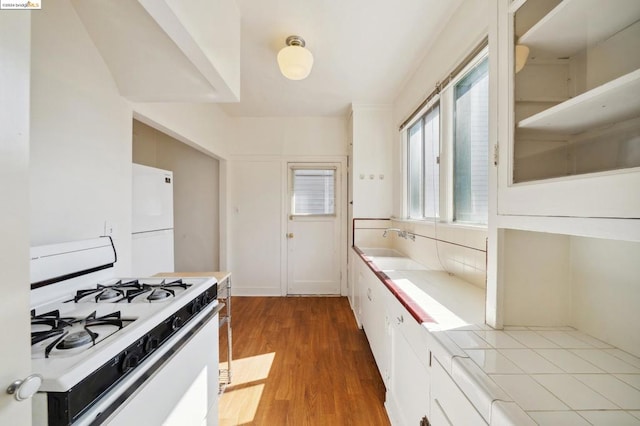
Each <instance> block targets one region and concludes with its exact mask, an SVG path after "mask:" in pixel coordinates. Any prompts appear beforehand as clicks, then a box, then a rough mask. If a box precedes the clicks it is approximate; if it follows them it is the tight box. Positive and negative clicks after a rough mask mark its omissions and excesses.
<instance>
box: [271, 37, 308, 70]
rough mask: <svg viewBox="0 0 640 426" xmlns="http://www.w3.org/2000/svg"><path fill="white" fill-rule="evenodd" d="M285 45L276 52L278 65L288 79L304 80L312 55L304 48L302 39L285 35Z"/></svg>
mask: <svg viewBox="0 0 640 426" xmlns="http://www.w3.org/2000/svg"><path fill="white" fill-rule="evenodd" d="M286 43H287V47H285V48H283V49H282V50H280V52H278V66H279V67H280V72H281V73H282V75H284V76H285V77H287V78H288V79H289V80H304V79H305V78H307V77H308V76H309V73H310V72H311V67H312V66H313V55H312V54H311V52H309V50H307V49H305V47H304V46H305V42H304V39H303V38H302V37H300V36H296V35H292V36H289V37H287V41H286Z"/></svg>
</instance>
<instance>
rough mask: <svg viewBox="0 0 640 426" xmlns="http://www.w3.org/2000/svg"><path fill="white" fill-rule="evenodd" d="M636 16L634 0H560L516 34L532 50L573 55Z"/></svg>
mask: <svg viewBox="0 0 640 426" xmlns="http://www.w3.org/2000/svg"><path fill="white" fill-rule="evenodd" d="M639 17H640V1H638V0H618V1H602V0H564V1H562V2H561V3H560V4H559V5H558V6H556V7H555V8H554V9H553V10H551V12H549V13H548V14H547V15H546V16H545V17H544V18H542V19H541V20H540V21H539V22H538V23H537V24H536V25H534V26H533V27H532V28H531V29H530V30H529V31H527V32H526V33H525V34H523V35H522V37H520V39H519V40H518V43H520V44H525V45H527V46H529V47H530V48H531V50H532V53H534V54H552V55H555V56H556V57H558V58H565V57H570V56H573V55H574V54H575V53H577V52H580V51H582V50H585V49H586V48H587V47H589V46H593V45H596V44H598V43H599V42H601V41H603V40H606V39H608V38H609V37H611V36H612V35H614V34H615V33H617V32H618V31H620V30H621V29H623V28H626V27H627V26H629V25H631V24H633V23H634V22H635V21H637V20H638V18H639Z"/></svg>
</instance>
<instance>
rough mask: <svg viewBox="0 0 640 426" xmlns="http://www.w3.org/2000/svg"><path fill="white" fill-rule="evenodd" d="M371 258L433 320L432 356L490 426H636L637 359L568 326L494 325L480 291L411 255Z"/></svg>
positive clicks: (639, 414)
mask: <svg viewBox="0 0 640 426" xmlns="http://www.w3.org/2000/svg"><path fill="white" fill-rule="evenodd" d="M380 254H382V253H380ZM368 260H369V261H370V262H371V264H372V266H373V267H374V268H373V269H374V271H377V272H376V273H377V274H378V275H379V277H380V279H381V280H383V282H385V285H386V286H387V287H388V288H389V290H391V292H392V293H393V294H394V295H395V296H396V297H397V298H399V299H400V298H401V297H402V298H404V299H405V300H401V301H402V302H403V304H404V305H405V306H406V307H408V309H410V308H411V307H414V308H416V311H419V312H422V313H426V318H429V319H431V320H432V321H428V320H427V321H425V322H423V324H422V326H423V327H424V328H426V330H427V331H428V333H427V334H428V338H427V344H428V347H429V350H430V351H431V354H432V356H433V357H435V359H436V360H437V361H438V363H439V364H440V365H441V366H442V369H443V370H444V371H445V372H446V373H447V374H448V375H449V376H450V377H451V378H452V379H453V381H454V382H455V384H456V385H457V386H458V388H459V389H460V390H461V391H462V392H463V393H464V395H465V396H466V398H467V399H468V400H469V401H470V402H471V403H472V404H473V406H474V407H475V409H476V410H477V412H478V413H479V414H480V415H481V416H482V418H483V419H484V421H485V422H486V423H487V424H491V425H498V424H499V425H509V424H512V425H526V424H531V425H535V424H538V425H638V426H640V358H638V357H635V356H633V355H631V354H629V353H627V352H624V351H622V350H620V349H617V348H615V347H613V346H611V345H609V344H607V343H605V342H602V341H600V340H598V339H595V338H593V337H591V336H589V335H586V334H584V333H582V332H580V331H578V330H576V329H574V328H572V327H506V328H505V330H494V329H492V328H491V327H489V326H487V325H485V324H484V301H485V300H484V290H483V289H481V288H478V287H476V286H473V285H471V284H468V283H466V282H464V281H462V280H460V279H458V278H457V277H455V276H451V275H449V274H447V273H446V272H444V271H433V270H427V269H426V268H420V264H417V263H416V262H413V261H412V260H411V259H408V258H405V259H399V258H397V256H396V258H395V259H392V258H391V257H386V256H385V257H384V260H383V259H381V258H380V257H376V256H369V257H368ZM376 261H379V266H380V267H377V266H376ZM404 266H407V269H402V268H403V267H404ZM407 298H408V300H406V299H407ZM416 319H417V318H416Z"/></svg>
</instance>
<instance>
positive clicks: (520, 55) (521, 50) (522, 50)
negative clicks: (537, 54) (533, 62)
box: [516, 44, 529, 74]
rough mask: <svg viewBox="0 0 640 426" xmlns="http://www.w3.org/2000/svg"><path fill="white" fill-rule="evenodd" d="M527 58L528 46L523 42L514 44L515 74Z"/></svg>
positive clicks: (522, 66)
mask: <svg viewBox="0 0 640 426" xmlns="http://www.w3.org/2000/svg"><path fill="white" fill-rule="evenodd" d="M528 58H529V47H528V46H525V45H524V44H516V74H517V73H519V72H520V70H521V69H522V68H524V65H525V64H526V63H527V59H528Z"/></svg>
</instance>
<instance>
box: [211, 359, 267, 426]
mask: <svg viewBox="0 0 640 426" xmlns="http://www.w3.org/2000/svg"><path fill="white" fill-rule="evenodd" d="M275 356H276V353H275V352H271V353H266V354H261V355H255V356H251V357H246V358H240V359H234V360H233V361H232V362H231V369H232V377H231V378H232V381H231V384H230V385H228V386H227V388H226V390H225V391H224V393H223V394H222V395H221V396H220V405H219V408H220V411H219V413H220V416H219V417H220V426H232V425H241V424H246V423H251V422H253V420H254V418H255V415H256V412H257V410H258V406H259V405H260V399H261V398H262V392H263V390H264V386H265V381H266V380H267V377H268V376H269V371H271V366H272V364H273V360H274V358H275ZM226 368H227V363H226V362H221V363H220V369H226Z"/></svg>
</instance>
